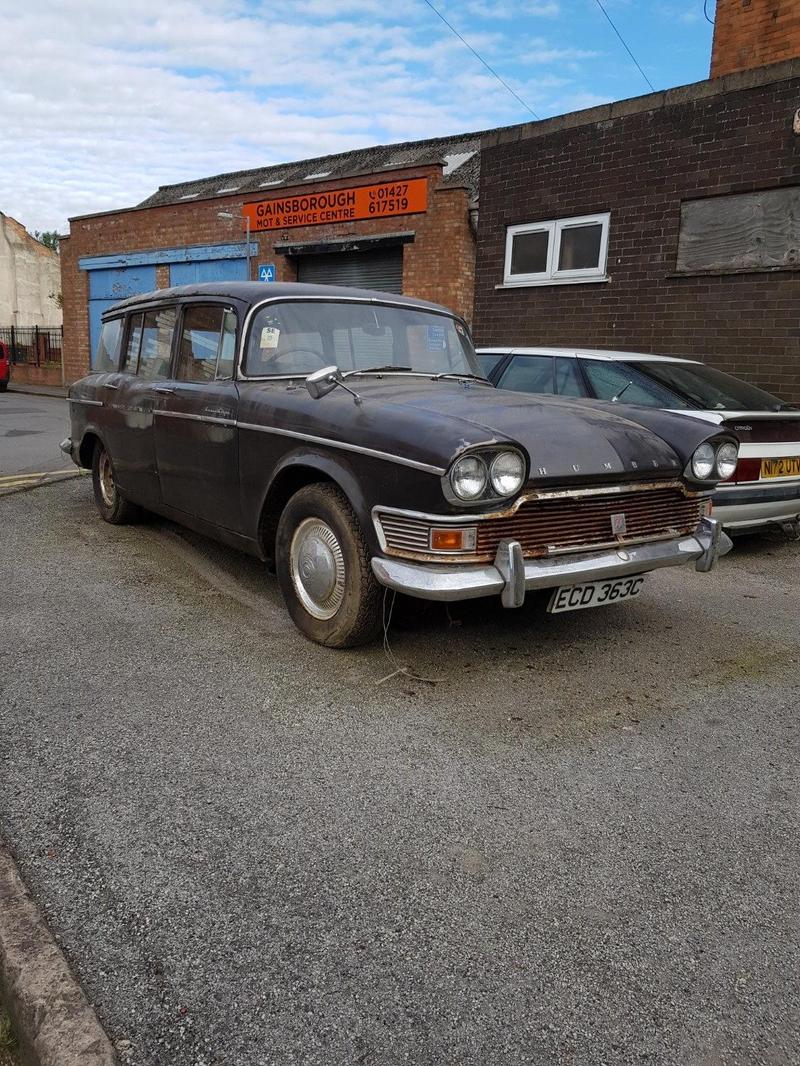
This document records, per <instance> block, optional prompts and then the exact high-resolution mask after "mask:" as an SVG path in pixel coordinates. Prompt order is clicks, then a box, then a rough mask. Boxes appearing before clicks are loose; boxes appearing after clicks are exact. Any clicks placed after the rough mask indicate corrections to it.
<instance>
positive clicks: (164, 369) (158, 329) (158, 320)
mask: <svg viewBox="0 0 800 1066" xmlns="http://www.w3.org/2000/svg"><path fill="white" fill-rule="evenodd" d="M176 316H177V312H176V310H175V308H174V307H162V308H160V309H159V310H158V311H146V312H145V314H144V322H143V324H142V346H141V350H140V352H139V370H138V374H139V377H140V378H145V379H146V380H148V381H159V380H163V379H164V378H168V377H169V361H170V353H171V352H172V334H173V333H174V332H175V318H176Z"/></svg>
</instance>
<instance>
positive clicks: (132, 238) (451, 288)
mask: <svg viewBox="0 0 800 1066" xmlns="http://www.w3.org/2000/svg"><path fill="white" fill-rule="evenodd" d="M411 177H428V179H429V196H428V211H427V212H426V213H425V214H424V215H423V214H416V215H402V216H399V217H394V218H383V219H375V220H371V219H370V220H365V221H359V222H348V223H337V224H332V225H323V226H309V227H297V228H293V229H291V230H281V231H273V232H270V233H256V234H251V241H254V242H256V243H257V245H258V253H257V254H256V255H254V257H253V259H252V261H251V273H252V277H253V278H255V276H256V270H257V264H258V263H259V262H274V263H275V264H276V267H277V280H278V281H295V280H296V266H295V263H294V262H293V261H292V260H291V259H289V258H287V257H286V256H284V255H281V254H280V253H277V252H275V250H274V246H275V245H276V244H285V243H287V242H288V243H292V244H301V243H304V242H307V241H316V242H324V241H326V240H335V239H337V238H342V237H347V236H351V235H357V236H362V237H363V236H378V235H380V234H383V233H398V232H411V231H413V233H414V240H413V242H411V243H409V244H405V245H404V246H403V292H404V294H405V295H406V296H417V297H420V298H422V299H426V300H434V301H436V302H437V303H442V304H445V305H446V306H448V307H452V308H453V309H454V310H456V311H458V312H459V313H460V314H462V315H464V317H465V318H467V319H468V320H471V318H472V304H473V282H474V272H475V241H474V238H473V236H472V232H471V230H470V226H469V196H468V192H467V190H466V189H448V188H444V189H442V188H439V187H438V186H439V185H440V183H441V180H442V171H441V167H438V166H435V167H422V168H418V169H414V170H403V171H396V172H394V173H393V172H382V173H381V174H380V175H379V176H377V175H376V176H374V177H373V178H368V177H364V176H363V175H362V176H361V177H359V178H353V179H350V180H340V181H337V182H335V183H332V182H319V183H315V184H309V185H308V186H305V185H304V186H303V190H302V191H303V192H310V191H322V190H325V189H330V188H341V187H343V186H347V185H364V184H366V183H368V182H369V181H370V180H380V181H393V180H397V179H399V178H411ZM289 191H291V190H283V189H282V190H281V192H282V193H284V192H289ZM246 199H247V200H249V201H252V200H256V199H259V197H255V196H252V195H250V196H248V197H246ZM243 202H244V201H243V199H242V198H237V197H230V196H228V197H218V198H216V199H214V200H201V201H199V202H195V203H186V204H171V205H168V206H164V207H151V208H145V209H142V210H132V211H120V212H117V213H113V214H104V215H95V216H91V217H85V218H80V219H73V220H72V222H71V226H70V236H69V238H67V239H65V240H64V241H62V244H61V275H62V293H63V297H64V361H65V370H66V377H67V381H68V382H70V381H74V380H76V379H77V378H79V377H81V376H83V374H85V373H86V372H87V369H88V367H89V314H88V298H89V292H88V275H87V273H86V272H85V271H82V270H80V269H79V267H78V261H79V259H81V258H82V257H84V256H96V255H114V254H120V253H123V252H137V251H150V250H153V249H158V248H180V247H185V246H190V245H201V244H225V243H235V242H238V241H241V242H244V238H245V235H244V229H243V227H242V223H241V220H240V218H239V217H238V216H239V214H240V212H241V207H242V203H243ZM222 210H225V211H230V212H231V213H232V214H234V215H236V216H237V217H236V219H235V220H234V221H231V220H225V219H220V218H218V217H217V212H219V211H222ZM156 284H157V286H158V287H159V288H163V287H164V286H165V285H168V284H169V270H168V268H167V267H166V266H157V267H156Z"/></svg>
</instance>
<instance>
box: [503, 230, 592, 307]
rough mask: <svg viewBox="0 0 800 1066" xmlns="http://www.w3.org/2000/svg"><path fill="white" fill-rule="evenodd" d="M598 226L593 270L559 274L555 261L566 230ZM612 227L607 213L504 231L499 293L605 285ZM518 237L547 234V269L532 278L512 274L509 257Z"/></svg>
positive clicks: (586, 269)
mask: <svg viewBox="0 0 800 1066" xmlns="http://www.w3.org/2000/svg"><path fill="white" fill-rule="evenodd" d="M598 224H599V225H601V226H602V230H601V233H600V254H599V257H598V263H597V266H596V267H585V268H582V269H580V270H559V269H558V260H559V257H560V255H561V235H562V233H563V232H564V230H565V229H573V228H575V227H576V226H589V225H598ZM610 224H611V214H610V212H604V213H603V214H598V215H581V216H579V217H577V218H558V219H552V220H551V221H549V222H526V223H523V224H522V225H519V226H508V227H507V228H506V257H505V265H504V270H503V284H502V285H498V286H497V288H499V289H506V288H517V287H519V286H523V285H570V284H576V283H581V282H587V281H608V273H607V266H608V231H609V228H610ZM521 233H547V234H548V244H547V267H546V269H545V270H543V271H539V272H537V273H535V274H512V273H511V255H512V252H513V248H514V238H515V237H516V236H517V235H518V234H521Z"/></svg>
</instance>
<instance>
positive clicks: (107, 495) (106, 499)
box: [100, 451, 116, 507]
mask: <svg viewBox="0 0 800 1066" xmlns="http://www.w3.org/2000/svg"><path fill="white" fill-rule="evenodd" d="M100 494H101V496H102V497H103V503H104V504H105V505H106V507H113V506H114V497H115V494H116V489H115V488H114V471H113V470H112V469H111V460H110V459H109V457H108V452H106V451H104V452H103V454H102V455H101V456H100Z"/></svg>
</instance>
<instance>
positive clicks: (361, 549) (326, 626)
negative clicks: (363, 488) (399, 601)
mask: <svg viewBox="0 0 800 1066" xmlns="http://www.w3.org/2000/svg"><path fill="white" fill-rule="evenodd" d="M275 561H276V569H277V572H278V582H279V584H280V586H281V592H282V593H283V598H284V600H285V601H286V606H287V608H288V610H289V614H290V615H291V616H292V620H293V621H294V623H295V625H296V626H297V628H298V629H299V630H300V631H301V632H302V633H304V634H305V635H306V636H307V637H309V638H310V639H311V640H314V641H316V642H317V644H325V645H327V646H328V647H331V648H350V647H354V646H355V645H358V644H366V643H368V642H369V641H371V640H373V639H374V638H375V637H376V636H377V634H378V632H379V631H380V625H381V591H382V590H381V587H380V585H379V584H378V582H377V581H376V580H375V576H374V574H373V573H372V567H371V566H370V554H369V549H368V548H367V544H366V541H365V540H364V535H363V533H362V531H361V527H360V525H359V522H358V519H357V518H356V516H355V513H354V512H353V509H352V507H351V506H350V503H349V501H348V499H347V497H346V496H345V495H344V493H343V492H341V490H340V489H338V488H337V487H336V486H334V485H328V484H322V485H306V486H305V488H302V489H300V491H299V492H296V493H295V495H294V496H292V498H291V499H290V500H289V502H288V504H287V505H286V507H285V508H284V511H283V514H282V515H281V517H280V521H279V522H278V531H277V536H276V540H275Z"/></svg>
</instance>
